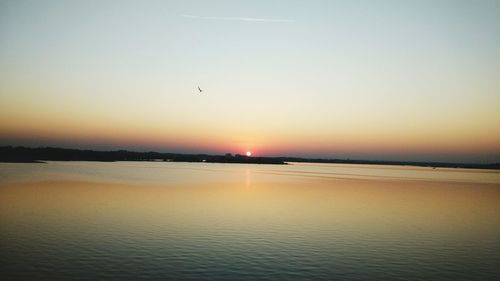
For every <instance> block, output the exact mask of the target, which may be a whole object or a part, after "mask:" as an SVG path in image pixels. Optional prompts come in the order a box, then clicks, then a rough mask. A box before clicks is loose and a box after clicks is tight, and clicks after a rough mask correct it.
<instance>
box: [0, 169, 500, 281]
mask: <svg viewBox="0 0 500 281" xmlns="http://www.w3.org/2000/svg"><path fill="white" fill-rule="evenodd" d="M0 252H1V255H0V276H2V280H18V279H23V280H103V279H105V280H141V279H148V280H169V279H170V280H276V279H288V280H321V279H323V280H495V279H496V280H498V279H497V278H498V276H500V173H499V172H497V171H478V170H462V169H431V168H415V167H397V166H369V165H366V166H365V165H333V164H299V163H292V165H286V166H276V165H243V164H241V165H240V164H205V163H167V162H166V163H163V162H162V163H160V162H158V163H157V162H116V163H94V162H50V163H46V164H0Z"/></svg>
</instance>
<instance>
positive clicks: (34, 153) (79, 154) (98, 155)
mask: <svg viewBox="0 0 500 281" xmlns="http://www.w3.org/2000/svg"><path fill="white" fill-rule="evenodd" d="M40 161H103V162H111V161H171V162H211V163H252V164H285V162H283V161H281V160H278V159H277V158H272V157H246V156H242V155H239V154H236V155H234V156H233V155H231V154H226V155H208V154H179V153H160V152H134V151H126V150H116V151H95V150H80V149H66V148H54V147H39V148H28V147H20V146H18V147H12V146H3V147H0V162H40Z"/></svg>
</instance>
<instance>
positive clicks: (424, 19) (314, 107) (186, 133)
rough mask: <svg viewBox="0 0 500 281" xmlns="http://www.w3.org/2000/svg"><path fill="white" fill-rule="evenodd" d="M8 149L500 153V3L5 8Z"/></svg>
mask: <svg viewBox="0 0 500 281" xmlns="http://www.w3.org/2000/svg"><path fill="white" fill-rule="evenodd" d="M198 85H199V86H200V87H201V88H202V89H204V92H203V94H198V93H197V86H198ZM5 144H10V145H29V146H45V145H55V146H64V147H76V148H94V149H134V150H156V151H179V152H195V153H198V152H204V153H225V152H232V153H244V152H245V151H247V150H251V151H252V152H253V153H254V154H255V155H269V156H270V155H290V156H312V157H328V158H330V157H333V158H351V159H354V158H363V159H389V160H390V159H396V160H432V161H467V162H500V1H0V145H5Z"/></svg>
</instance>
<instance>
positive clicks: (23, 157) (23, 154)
mask: <svg viewBox="0 0 500 281" xmlns="http://www.w3.org/2000/svg"><path fill="white" fill-rule="evenodd" d="M43 161H101V162H114V161H160V162H207V163H242V164H276V165H286V164H287V163H288V162H303V163H304V162H305V163H333V164H368V165H398V166H418V167H433V168H438V167H439V168H468V169H495V170H499V169H500V163H490V164H477V163H444V162H414V161H384V160H351V159H321V158H300V157H247V156H244V155H240V154H235V155H233V154H230V153H227V154H225V155H209V154H181V153H161V152H135V151H127V150H116V151H95V150H81V149H67V148H56V147H38V148H30V147H23V146H17V147H14V146H0V162H8V163H43Z"/></svg>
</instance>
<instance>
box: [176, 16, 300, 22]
mask: <svg viewBox="0 0 500 281" xmlns="http://www.w3.org/2000/svg"><path fill="white" fill-rule="evenodd" d="M181 16H182V17H184V18H190V19H202V20H226V21H250V22H295V20H287V19H262V18H245V17H205V16H195V15H185V14H184V15H181Z"/></svg>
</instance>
